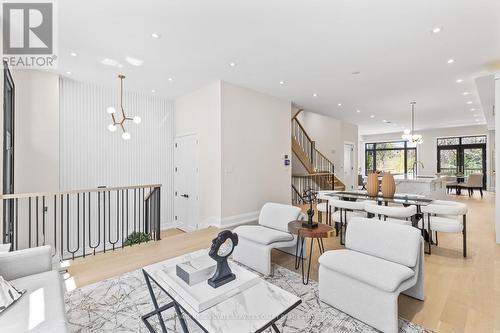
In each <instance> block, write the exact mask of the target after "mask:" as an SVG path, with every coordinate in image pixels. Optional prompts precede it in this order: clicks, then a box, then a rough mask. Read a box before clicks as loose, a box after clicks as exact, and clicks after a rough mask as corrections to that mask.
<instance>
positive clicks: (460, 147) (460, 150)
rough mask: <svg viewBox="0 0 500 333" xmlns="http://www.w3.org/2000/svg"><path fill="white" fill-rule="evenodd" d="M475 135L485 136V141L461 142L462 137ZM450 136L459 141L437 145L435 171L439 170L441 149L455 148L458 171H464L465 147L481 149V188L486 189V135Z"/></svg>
mask: <svg viewBox="0 0 500 333" xmlns="http://www.w3.org/2000/svg"><path fill="white" fill-rule="evenodd" d="M476 136H484V137H486V142H485V143H471V144H462V139H463V138H468V137H476ZM452 138H458V139H459V143H458V144H457V145H449V146H439V145H437V141H436V145H437V149H436V151H437V172H441V156H440V155H441V154H440V153H441V150H456V151H457V168H458V172H462V173H463V172H464V150H465V149H481V150H482V156H483V161H482V162H483V163H482V164H483V165H482V167H483V189H486V184H487V180H486V178H487V169H486V167H487V162H486V160H487V158H488V156H487V155H488V154H487V145H488V137H487V136H486V135H484V134H481V135H466V136H453V137H452ZM439 139H444V138H437V140H439Z"/></svg>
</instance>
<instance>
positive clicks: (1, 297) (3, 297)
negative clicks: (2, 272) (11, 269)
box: [0, 276, 26, 314]
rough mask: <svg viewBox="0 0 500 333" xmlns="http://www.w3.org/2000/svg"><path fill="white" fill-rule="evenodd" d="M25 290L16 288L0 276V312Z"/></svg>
mask: <svg viewBox="0 0 500 333" xmlns="http://www.w3.org/2000/svg"><path fill="white" fill-rule="evenodd" d="M25 292H26V290H18V289H16V287H14V286H13V285H11V284H10V283H9V282H7V281H5V280H4V278H3V277H1V276H0V314H1V313H2V312H3V311H5V310H6V309H7V308H8V307H9V306H12V304H13V303H14V302H15V301H17V300H18V299H19V298H20V297H21V296H23V294H24V293H25Z"/></svg>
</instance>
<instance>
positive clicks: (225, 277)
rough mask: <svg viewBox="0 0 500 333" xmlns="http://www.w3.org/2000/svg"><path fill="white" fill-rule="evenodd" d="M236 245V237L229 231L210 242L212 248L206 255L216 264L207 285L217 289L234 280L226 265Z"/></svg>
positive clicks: (234, 276) (234, 277) (222, 232)
mask: <svg viewBox="0 0 500 333" xmlns="http://www.w3.org/2000/svg"><path fill="white" fill-rule="evenodd" d="M236 245H238V235H237V234H234V233H232V232H231V231H229V230H224V231H221V232H220V233H219V235H218V236H217V237H216V238H214V239H213V240H212V247H210V252H208V255H209V256H210V258H212V259H213V260H215V261H216V262H217V269H216V271H215V274H214V276H212V277H211V278H210V279H208V284H209V285H211V286H212V287H214V288H218V287H220V286H222V285H224V284H226V283H228V282H230V281H233V280H234V279H236V275H234V274H233V273H232V272H231V269H230V268H229V265H228V263H227V258H228V257H229V256H230V255H231V253H233V250H234V247H235V246H236Z"/></svg>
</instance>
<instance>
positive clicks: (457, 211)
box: [419, 200, 467, 258]
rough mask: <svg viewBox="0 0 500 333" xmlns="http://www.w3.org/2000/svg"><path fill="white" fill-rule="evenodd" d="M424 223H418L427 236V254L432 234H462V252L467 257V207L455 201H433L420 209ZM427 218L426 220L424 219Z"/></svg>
mask: <svg viewBox="0 0 500 333" xmlns="http://www.w3.org/2000/svg"><path fill="white" fill-rule="evenodd" d="M422 213H424V218H423V220H424V222H423V223H422V221H420V222H419V228H424V229H426V230H427V233H428V234H429V252H427V253H428V254H431V246H432V242H433V240H432V232H433V231H434V232H435V233H436V243H435V244H436V245H438V241H437V233H438V232H448V233H460V232H461V233H462V251H463V256H464V258H465V257H467V223H466V222H467V205H466V204H464V203H461V202H456V201H447V200H434V201H433V202H432V203H431V204H430V205H427V206H423V207H422ZM426 217H427V218H426Z"/></svg>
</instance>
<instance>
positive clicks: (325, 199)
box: [316, 191, 339, 225]
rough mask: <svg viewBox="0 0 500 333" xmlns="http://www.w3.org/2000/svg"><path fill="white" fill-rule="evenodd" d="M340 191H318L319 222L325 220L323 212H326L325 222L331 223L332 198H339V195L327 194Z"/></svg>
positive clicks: (317, 208)
mask: <svg viewBox="0 0 500 333" xmlns="http://www.w3.org/2000/svg"><path fill="white" fill-rule="evenodd" d="M333 192H338V191H328V192H320V193H318V203H317V204H316V210H317V211H318V222H319V223H324V222H323V214H325V216H326V217H325V222H326V224H328V225H331V224H332V222H331V218H332V215H331V213H332V211H331V207H330V200H338V199H339V198H338V197H334V196H330V195H327V194H328V193H333Z"/></svg>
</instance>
